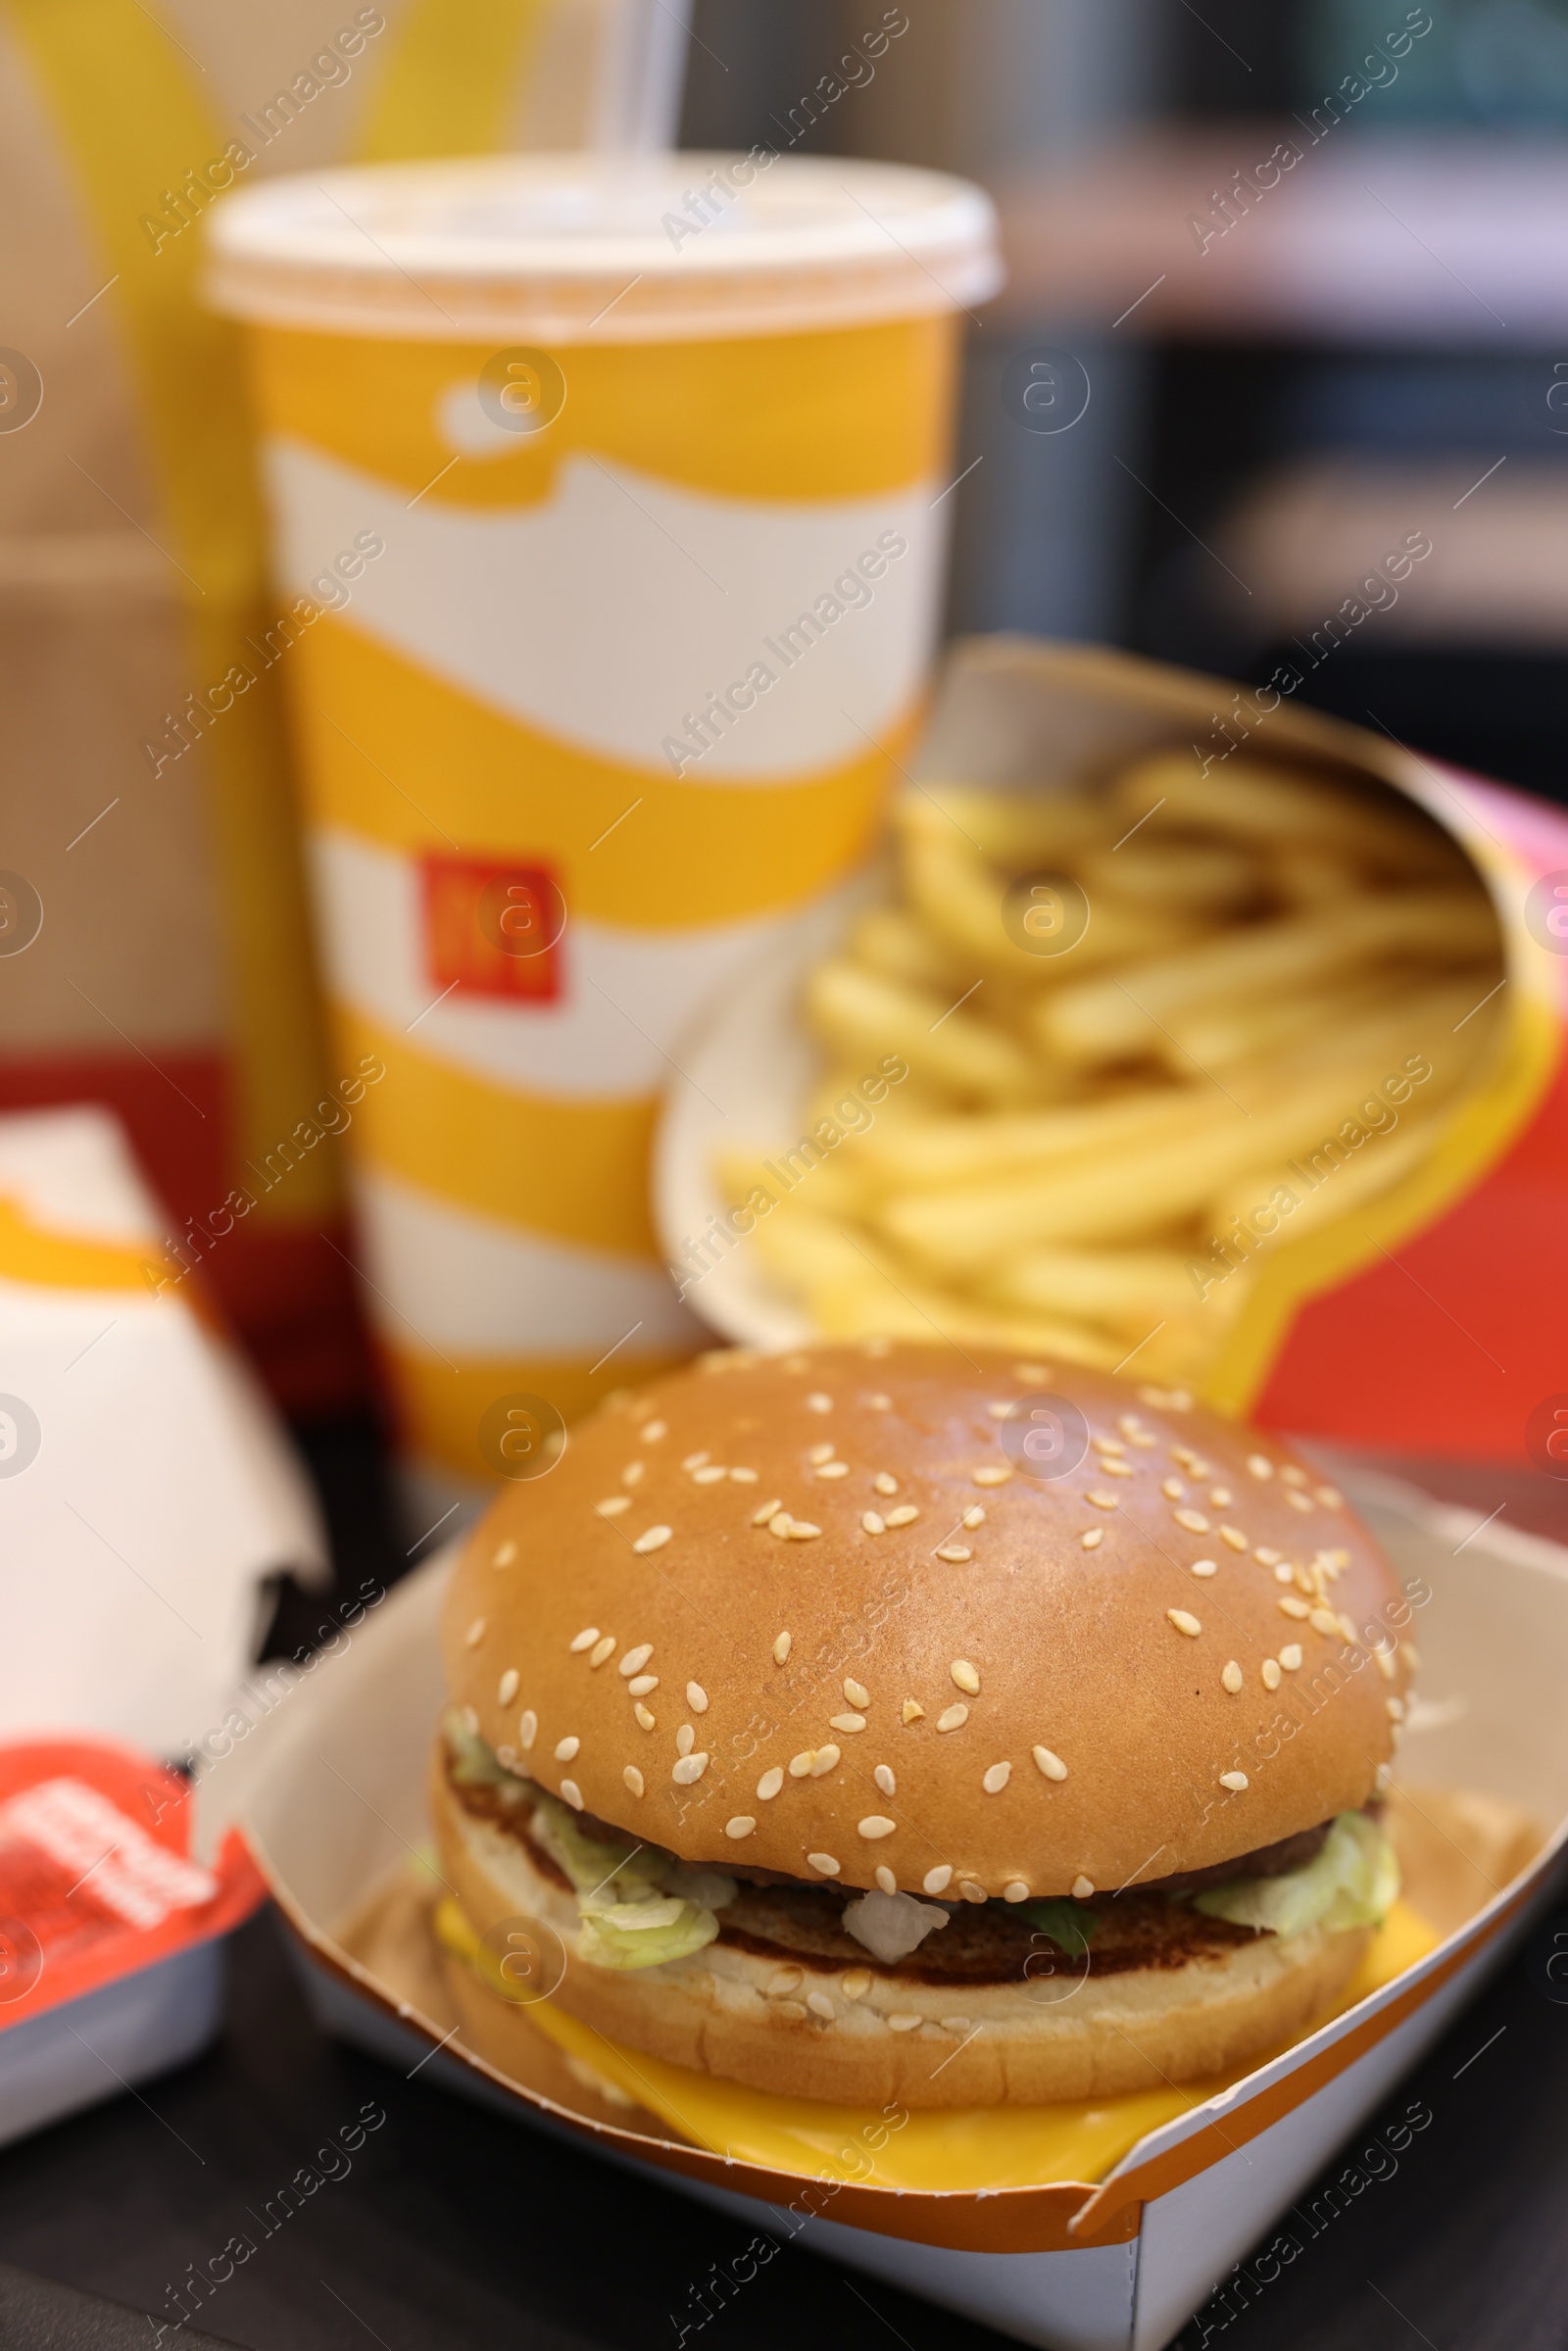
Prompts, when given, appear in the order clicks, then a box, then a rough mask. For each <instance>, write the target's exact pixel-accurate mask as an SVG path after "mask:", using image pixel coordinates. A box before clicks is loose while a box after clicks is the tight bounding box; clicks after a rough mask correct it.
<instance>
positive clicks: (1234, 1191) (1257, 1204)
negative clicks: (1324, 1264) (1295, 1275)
mask: <svg viewBox="0 0 1568 2351" xmlns="http://www.w3.org/2000/svg"><path fill="white" fill-rule="evenodd" d="M1447 1123H1448V1122H1447V1120H1446V1118H1443V1117H1438V1118H1421V1119H1412V1120H1410V1121H1409V1122H1408V1123H1406V1124H1404V1125H1401V1126H1400V1127H1398V1128H1397V1129H1396V1130H1395V1131H1394V1132H1392V1133H1390V1134H1376V1133H1372V1134H1369V1135H1368V1137H1367V1140H1366V1142H1365V1143H1363V1144H1361V1145H1359V1146H1358V1147H1352V1148H1353V1149H1354V1150H1355V1155H1354V1156H1351V1155H1349V1151H1347V1156H1346V1158H1345V1160H1344V1161H1343V1163H1340V1164H1337V1165H1335V1166H1333V1167H1331V1168H1326V1171H1325V1172H1322V1173H1315V1179H1314V1180H1315V1182H1316V1189H1315V1190H1313V1191H1311V1192H1307V1191H1305V1189H1304V1182H1303V1176H1302V1172H1301V1169H1300V1167H1299V1165H1298V1166H1296V1167H1294V1168H1293V1167H1290V1166H1288V1165H1286V1164H1285V1163H1284V1162H1283V1161H1281V1162H1279V1163H1277V1164H1276V1165H1274V1166H1273V1167H1255V1168H1253V1169H1252V1170H1251V1172H1250V1174H1248V1175H1244V1176H1238V1177H1237V1178H1236V1180H1235V1181H1234V1182H1233V1183H1230V1184H1227V1185H1226V1187H1225V1189H1224V1190H1223V1191H1222V1192H1219V1193H1216V1195H1215V1196H1214V1198H1213V1200H1210V1201H1209V1202H1208V1205H1207V1206H1206V1208H1205V1209H1204V1210H1203V1212H1202V1214H1201V1219H1200V1224H1199V1230H1200V1231H1201V1232H1203V1231H1206V1232H1207V1233H1208V1234H1209V1236H1210V1238H1211V1239H1212V1240H1216V1241H1226V1240H1228V1239H1229V1238H1230V1237H1231V1236H1232V1235H1233V1234H1234V1232H1235V1230H1236V1228H1237V1226H1238V1225H1240V1226H1242V1227H1243V1228H1244V1230H1245V1231H1247V1232H1249V1233H1250V1232H1251V1231H1252V1230H1253V1227H1252V1222H1251V1220H1252V1219H1253V1218H1254V1217H1255V1216H1256V1214H1257V1212H1258V1210H1259V1209H1260V1208H1263V1209H1266V1208H1268V1207H1269V1206H1270V1205H1271V1204H1273V1205H1274V1206H1275V1208H1276V1212H1277V1213H1278V1223H1277V1225H1276V1226H1275V1228H1274V1231H1273V1233H1272V1234H1271V1235H1265V1236H1264V1242H1265V1246H1280V1245H1283V1244H1284V1243H1285V1242H1288V1241H1299V1239H1300V1238H1301V1236H1302V1234H1303V1233H1311V1232H1316V1231H1318V1229H1319V1228H1320V1227H1321V1226H1323V1225H1328V1224H1334V1223H1336V1222H1337V1221H1338V1219H1339V1218H1340V1217H1342V1216H1348V1215H1349V1214H1350V1213H1351V1211H1352V1210H1354V1209H1357V1208H1361V1207H1364V1206H1365V1205H1366V1203H1367V1201H1368V1200H1376V1199H1378V1198H1379V1196H1380V1195H1381V1194H1383V1193H1385V1192H1392V1191H1393V1189H1394V1187H1395V1185H1396V1184H1399V1183H1402V1182H1403V1181H1404V1178H1405V1177H1406V1176H1407V1175H1409V1174H1410V1173H1411V1171H1412V1170H1413V1169H1415V1168H1417V1167H1420V1166H1422V1165H1423V1164H1424V1163H1425V1161H1426V1160H1427V1159H1428V1158H1429V1157H1430V1155H1431V1152H1432V1148H1433V1145H1434V1144H1435V1143H1436V1141H1437V1140H1438V1137H1439V1136H1440V1135H1441V1134H1442V1133H1443V1131H1444V1129H1445V1127H1446V1125H1447ZM1282 1192H1283V1193H1286V1194H1288V1195H1290V1197H1291V1198H1292V1199H1293V1200H1295V1202H1296V1205H1295V1206H1294V1207H1292V1208H1289V1209H1285V1208H1283V1206H1282V1204H1281V1203H1280V1201H1279V1195H1280V1194H1281V1193H1282Z"/></svg>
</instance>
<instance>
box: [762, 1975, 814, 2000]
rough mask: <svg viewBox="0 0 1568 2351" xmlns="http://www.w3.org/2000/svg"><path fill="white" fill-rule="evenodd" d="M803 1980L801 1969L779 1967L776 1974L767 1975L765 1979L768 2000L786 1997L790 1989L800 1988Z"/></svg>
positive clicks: (797, 1989) (796, 1989)
mask: <svg viewBox="0 0 1568 2351" xmlns="http://www.w3.org/2000/svg"><path fill="white" fill-rule="evenodd" d="M804 1981H805V1976H804V1972H803V1970H802V1969H800V1968H798V1967H781V1968H780V1969H779V1971H778V1973H777V1975H776V1976H769V1978H768V1980H767V1996H768V1998H769V1999H770V2000H782V1999H787V1998H788V1996H789V1994H790V1993H791V1992H792V1991H799V1990H800V1988H801V1985H802V1984H803V1983H804Z"/></svg>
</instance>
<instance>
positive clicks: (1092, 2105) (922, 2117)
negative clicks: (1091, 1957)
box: [436, 1900, 1442, 2194]
mask: <svg viewBox="0 0 1568 2351" xmlns="http://www.w3.org/2000/svg"><path fill="white" fill-rule="evenodd" d="M436 1933H437V1935H439V1936H440V1939H441V1940H442V1942H443V1943H445V1945H446V1946H447V1948H448V1949H449V1950H451V1951H453V1952H455V1953H456V1954H457V1956H459V1957H460V1958H464V1959H471V1957H472V1954H473V1951H474V1950H475V1948H476V1940H475V1936H474V1934H473V1930H472V1928H471V1927H469V1925H468V1922H467V1920H466V1918H465V1917H464V1916H463V1913H462V1912H461V1911H460V1910H459V1909H458V1906H457V1904H456V1903H455V1902H452V1901H450V1900H449V1901H443V1902H442V1903H441V1904H440V1906H439V1908H438V1910H437V1913H436ZM1441 1939H1442V1938H1441V1936H1439V1935H1437V1934H1436V1933H1434V1931H1433V1929H1432V1928H1430V1927H1429V1926H1428V1925H1427V1923H1426V1921H1425V1920H1424V1919H1422V1918H1420V1917H1419V1916H1418V1915H1417V1914H1416V1912H1415V1911H1413V1910H1412V1909H1410V1907H1409V1905H1408V1904H1407V1903H1405V1902H1396V1903H1395V1905H1394V1908H1393V1909H1392V1910H1391V1911H1390V1913H1389V1915H1388V1917H1387V1918H1386V1919H1385V1920H1384V1922H1383V1925H1382V1926H1381V1927H1380V1928H1379V1930H1378V1932H1377V1934H1376V1935H1374V1936H1373V1938H1372V1941H1371V1943H1370V1944H1369V1945H1368V1948H1367V1950H1366V1953H1365V1955H1364V1956H1363V1958H1362V1961H1361V1964H1360V1966H1359V1967H1358V1968H1357V1970H1356V1972H1355V1974H1354V1975H1353V1976H1352V1977H1351V1979H1350V1981H1349V1983H1348V1984H1347V1985H1346V1987H1345V1989H1344V1991H1343V1992H1342V1993H1341V1994H1340V1996H1339V1998H1338V1999H1337V2000H1335V2001H1334V2003H1333V2004H1332V2006H1330V2007H1328V2008H1325V2009H1324V2010H1323V2011H1322V2012H1321V2014H1320V2015H1318V2016H1316V2017H1314V2018H1313V2019H1312V2020H1311V2022H1310V2024H1308V2025H1307V2026H1305V2027H1304V2028H1303V2030H1302V2031H1301V2032H1300V2033H1293V2034H1292V2036H1291V2038H1290V2039H1289V2040H1287V2041H1282V2042H1281V2043H1280V2044H1279V2045H1278V2047H1276V2048H1273V2049H1270V2050H1268V2051H1266V2052H1265V2053H1264V2054H1263V2055H1262V2056H1261V2057H1255V2058H1251V2059H1250V2060H1249V2061H1248V2063H1247V2064H1246V2065H1240V2066H1236V2067H1234V2068H1233V2069H1232V2070H1231V2071H1230V2072H1229V2073H1226V2074H1216V2075H1213V2076H1211V2077H1210V2078H1209V2079H1208V2080H1206V2081H1202V2082H1189V2083H1188V2084H1187V2085H1186V2086H1185V2087H1184V2088H1180V2089H1177V2088H1168V2089H1157V2090H1137V2091H1133V2092H1130V2093H1129V2094H1127V2095H1125V2096H1122V2097H1118V2098H1102V2099H1098V2100H1090V2099H1082V2100H1068V2101H1065V2102H1064V2103H1062V2104H1060V2105H1057V2106H974V2107H924V2108H920V2109H917V2110H913V2111H907V2110H903V2109H900V2110H898V2111H901V2112H905V2114H906V2119H905V2121H904V2122H903V2123H902V2124H899V2123H896V2122H894V2121H891V2120H890V2119H888V2118H887V2117H885V2116H884V2115H883V2114H882V2113H881V2111H880V2110H879V2109H877V2108H875V2107H858V2106H835V2105H831V2104H829V2103H828V2101H827V2100H825V2099H812V2098H785V2097H779V2096H777V2095H775V2094H774V2093H773V2092H772V2091H770V2090H758V2089H746V2088H743V2087H742V2085H741V2084H740V2083H739V2082H723V2081H720V2080H719V2079H718V2077H717V2076H716V2075H712V2074H698V2073H693V2072H692V2071H691V2070H690V2069H689V2068H687V2067H685V2066H678V2065H666V2064H664V2063H663V2061H662V2059H660V2058H657V2057H645V2056H644V2055H643V2054H642V2052H641V2051H640V2050H636V2049H627V2048H623V2047H622V2046H621V2045H620V2043H619V2042H617V2041H613V2040H607V2039H606V2038H605V2036H604V2034H603V2033H596V2032H595V2031H594V2030H593V2028H592V2027H591V2026H589V2025H585V2024H583V2023H581V2022H580V2020H579V2019H578V2018H576V2017H574V2016H568V2015H567V2013H566V2011H565V2010H564V2009H563V2008H558V2007H555V2006H553V2005H552V2004H551V2003H550V2002H549V2001H540V2002H538V2003H537V2004H536V2005H535V2006H533V2007H530V2009H529V2010H528V2021H529V2022H530V2024H532V2025H534V2026H535V2027H537V2029H538V2031H539V2032H541V2033H543V2034H544V2035H545V2037H546V2038H547V2039H548V2040H551V2041H553V2042H554V2043H555V2045H556V2047H557V2048H558V2049H560V2050H562V2051H563V2052H564V2055H566V2056H567V2057H570V2058H573V2059H575V2060H576V2061H577V2063H578V2064H579V2065H582V2066H584V2067H586V2068H587V2069H588V2071H589V2072H590V2073H592V2074H597V2075H599V2076H600V2077H601V2078H602V2079H604V2080H606V2081H608V2082H612V2083H613V2084H614V2086H615V2087H616V2088H617V2089H619V2090H621V2091H623V2092H624V2093H625V2094H626V2095H627V2096H628V2097H631V2098H633V2099H635V2101H636V2102H637V2104H638V2105H639V2106H643V2107H646V2108H647V2109H648V2110H649V2111H650V2112H651V2113H653V2114H656V2115H658V2116H659V2118H660V2120H661V2121H662V2122H663V2123H667V2124H668V2125H669V2126H670V2128H671V2129H672V2130H673V2131H676V2132H678V2133H679V2135H680V2136H681V2137H683V2138H687V2139H691V2140H693V2141H695V2143H696V2144H697V2145H698V2146H700V2147H707V2148H709V2149H710V2150H711V2152H712V2153H713V2154H715V2155H723V2156H726V2157H729V2158H730V2159H732V2160H734V2161H737V2162H741V2163H758V2164H764V2165H766V2166H768V2167H769V2169H771V2170H773V2171H778V2172H799V2173H801V2174H802V2175H803V2176H804V2177H805V2178H807V2179H815V2178H816V2177H817V2176H818V2174H819V2173H824V2172H825V2173H828V2174H830V2175H831V2176H832V2177H833V2178H834V2179H837V2180H861V2181H864V2182H868V2183H870V2184H873V2185H875V2186H879V2187H894V2188H911V2189H926V2190H931V2189H937V2190H941V2189H947V2190H950V2191H951V2190H961V2191H966V2192H968V2193H970V2194H973V2193H975V2192H976V2191H980V2190H985V2189H995V2188H1004V2187H1043V2186H1046V2185H1048V2184H1050V2183H1052V2182H1053V2181H1056V2180H1082V2181H1085V2182H1092V2181H1094V2180H1103V2178H1104V2176H1105V2174H1106V2173H1107V2172H1109V2171H1110V2170H1112V2169H1113V2167H1114V2166H1115V2165H1116V2164H1118V2163H1119V2162H1120V2161H1121V2159H1122V2157H1123V2156H1124V2155H1125V2154H1126V2153H1127V2152H1128V2150H1129V2149H1130V2148H1132V2147H1134V2146H1136V2145H1137V2143H1138V2141H1139V2140H1140V2139H1141V2138H1143V2137H1144V2136H1146V2134H1147V2133H1148V2132H1149V2131H1156V2130H1158V2128H1159V2127H1160V2125H1161V2124H1162V2123H1168V2122H1171V2121H1173V2120H1174V2118H1175V2117H1176V2116H1177V2115H1180V2114H1185V2113H1186V2112H1187V2111H1188V2109H1189V2108H1190V2107H1193V2106H1200V2105H1201V2104H1202V2102H1203V2100H1204V2099H1205V2098H1211V2097H1213V2095H1214V2094H1215V2092H1216V2091H1217V2090H1222V2089H1228V2088H1229V2087H1230V2085H1231V2083H1232V2082H1241V2081H1243V2080H1244V2079H1245V2078H1246V2076H1247V2075H1249V2074H1250V2073H1253V2072H1255V2071H1256V2069H1257V2068H1258V2067H1259V2066H1260V2065H1266V2064H1268V2063H1269V2061H1270V2060H1271V2059H1272V2058H1275V2057H1278V2056H1280V2055H1282V2054H1283V2052H1284V2051H1285V2050H1286V2049H1289V2048H1293V2047H1294V2046H1295V2045H1296V2043H1297V2042H1298V2041H1300V2040H1305V2039H1306V2038H1307V2037H1308V2036H1309V2034H1311V2033H1315V2032H1317V2031H1318V2029H1319V2028H1320V2027H1321V2026H1323V2025H1326V2024H1329V2023H1331V2022H1332V2020H1333V2019H1334V2018H1335V2017H1337V2016H1343V2015H1344V2013H1345V2011H1346V2010H1347V2009H1348V2008H1353V2007H1354V2006H1355V2004H1356V2002H1357V2001H1358V2000H1364V1999H1365V1998H1366V1997H1367V1995H1368V1994H1369V1993H1371V1992H1374V1991H1380V1990H1381V1989H1382V1987H1383V1986H1384V1984H1392V1983H1393V1981H1394V1979H1395V1977H1396V1976H1400V1975H1402V1974H1403V1973H1404V1970H1405V1969H1406V1968H1407V1967H1413V1966H1414V1965H1415V1963H1416V1961H1417V1960H1418V1959H1424V1958H1425V1957H1426V1955H1427V1953H1428V1952H1429V1951H1433V1950H1436V1948H1437V1946H1438V1943H1439V1941H1440V1940H1441ZM867 2163H869V2165H870V2167H871V2168H870V2169H869V2171H868V2170H867V2169H866V2166H867Z"/></svg>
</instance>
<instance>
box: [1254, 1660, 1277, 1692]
mask: <svg viewBox="0 0 1568 2351" xmlns="http://www.w3.org/2000/svg"><path fill="white" fill-rule="evenodd" d="M1257 1670H1258V1672H1259V1673H1260V1674H1261V1675H1262V1677H1263V1688H1264V1689H1265V1690H1278V1688H1279V1686H1280V1681H1281V1678H1282V1677H1281V1674H1280V1665H1279V1659H1278V1658H1277V1657H1265V1658H1264V1660H1263V1662H1262V1664H1261V1665H1260V1666H1259V1667H1258V1669H1257Z"/></svg>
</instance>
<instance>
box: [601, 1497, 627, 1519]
mask: <svg viewBox="0 0 1568 2351" xmlns="http://www.w3.org/2000/svg"><path fill="white" fill-rule="evenodd" d="M594 1508H595V1510H596V1511H597V1512H598V1514H599V1516H600V1517H601V1518H619V1516H620V1514H621V1512H622V1511H623V1510H629V1509H630V1508H631V1495H630V1494H606V1496H605V1498H604V1500H603V1501H602V1502H595V1504H594Z"/></svg>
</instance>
